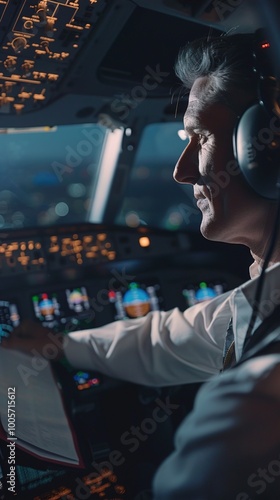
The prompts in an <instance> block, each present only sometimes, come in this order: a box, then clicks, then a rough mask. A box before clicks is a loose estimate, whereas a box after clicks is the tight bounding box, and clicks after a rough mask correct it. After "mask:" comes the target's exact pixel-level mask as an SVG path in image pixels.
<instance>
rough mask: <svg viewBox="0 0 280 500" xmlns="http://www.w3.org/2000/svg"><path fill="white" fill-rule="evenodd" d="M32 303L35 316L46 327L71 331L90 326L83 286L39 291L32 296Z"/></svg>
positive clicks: (87, 301)
mask: <svg viewBox="0 0 280 500" xmlns="http://www.w3.org/2000/svg"><path fill="white" fill-rule="evenodd" d="M32 303H33V310H34V313H35V316H36V318H37V319H38V320H39V321H40V322H41V323H42V324H43V325H44V326H47V327H48V328H56V327H57V328H60V329H62V330H63V331H67V330H68V331H73V330H75V329H79V328H83V327H88V326H90V325H89V321H90V319H91V310H90V302H89V298H88V293H87V290H86V288H85V287H84V286H81V287H73V288H67V289H64V290H59V291H55V292H52V291H51V292H50V291H48V292H40V293H37V294H36V295H33V296H32ZM92 316H93V315H92ZM84 320H86V325H85V326H82V325H81V322H82V321H84Z"/></svg>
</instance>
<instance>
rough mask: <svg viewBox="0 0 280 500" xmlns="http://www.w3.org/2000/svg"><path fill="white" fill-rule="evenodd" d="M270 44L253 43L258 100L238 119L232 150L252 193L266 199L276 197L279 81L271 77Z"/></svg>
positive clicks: (279, 172)
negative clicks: (254, 44)
mask: <svg viewBox="0 0 280 500" xmlns="http://www.w3.org/2000/svg"><path fill="white" fill-rule="evenodd" d="M269 52H270V44H269V42H267V41H265V40H262V41H257V42H256V50H255V52H254V58H255V61H256V66H255V71H256V72H257V74H258V78H259V99H258V102H257V103H255V104H253V105H251V106H250V107H248V108H247V109H246V110H245V111H244V113H243V114H242V116H241V117H240V118H239V120H238V123H237V125H236V127H235V130H234V134H233V150H234V156H235V159H236V160H237V163H238V165H239V168H240V170H241V172H242V173H243V175H244V177H245V179H246V181H247V182H248V184H249V185H250V186H251V187H252V188H253V189H254V191H255V192H256V193H258V194H259V195H260V196H262V197H264V198H268V199H270V200H279V196H280V106H279V104H278V102H277V98H279V95H280V92H279V89H280V87H279V82H278V81H277V80H276V78H275V77H274V76H273V72H272V69H271V64H268V61H269V58H270V54H269Z"/></svg>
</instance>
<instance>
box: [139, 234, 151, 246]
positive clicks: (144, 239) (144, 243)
mask: <svg viewBox="0 0 280 500" xmlns="http://www.w3.org/2000/svg"><path fill="white" fill-rule="evenodd" d="M150 244H151V242H150V238H148V236H141V238H139V245H140V247H142V248H147V247H149V246H150Z"/></svg>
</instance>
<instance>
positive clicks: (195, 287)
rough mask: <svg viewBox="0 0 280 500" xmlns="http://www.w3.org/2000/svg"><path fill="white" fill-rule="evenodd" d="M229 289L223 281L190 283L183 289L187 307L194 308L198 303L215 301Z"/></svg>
mask: <svg viewBox="0 0 280 500" xmlns="http://www.w3.org/2000/svg"><path fill="white" fill-rule="evenodd" d="M226 289H227V286H226V284H225V283H223V282H221V281H218V280H217V281H200V282H199V283H195V284H193V283H190V284H188V285H187V286H186V287H184V289H183V292H182V293H183V296H184V297H185V299H186V303H187V306H188V307H190V306H193V305H194V304H197V303H198V302H203V301H205V300H209V299H213V298H214V297H217V295H221V293H224V292H225V291H226Z"/></svg>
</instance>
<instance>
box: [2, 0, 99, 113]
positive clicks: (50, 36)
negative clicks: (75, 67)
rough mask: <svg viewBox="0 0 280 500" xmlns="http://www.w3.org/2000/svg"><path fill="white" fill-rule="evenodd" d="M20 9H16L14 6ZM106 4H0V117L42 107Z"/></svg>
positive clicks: (62, 0) (63, 0) (92, 0)
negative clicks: (2, 114) (0, 33)
mask: <svg viewBox="0 0 280 500" xmlns="http://www.w3.org/2000/svg"><path fill="white" fill-rule="evenodd" d="M19 3H20V5H19ZM107 4H108V2H107V1H106V0H83V1H80V0H73V1H71V0H58V1H55V0H52V1H47V0H41V1H40V0H39V1H31V2H30V1H26V0H24V1H23V2H13V1H12V0H6V1H5V0H4V1H3V0H2V1H1V2H0V23H1V27H2V31H3V33H5V35H4V36H3V37H1V36H0V40H1V44H0V45H1V50H0V64H1V68H2V70H1V72H0V88H1V93H0V94H1V97H0V113H9V114H14V115H16V114H24V113H28V112H30V111H37V110H39V109H40V108H42V107H44V106H45V105H46V104H47V103H48V102H49V101H50V99H51V98H53V94H54V93H55V92H56V90H57V89H58V88H59V85H60V83H61V81H62V79H63V77H64V76H65V73H66V71H67V70H69V68H70V65H71V64H72V63H73V61H74V59H75V58H76V57H77V55H78V53H79V52H80V49H81V47H82V46H83V45H84V44H85V43H86V42H87V39H88V38H89V36H90V35H91V34H92V32H94V30H95V26H96V24H97V22H98V20H99V17H100V15H101V14H102V12H103V11H104V9H105V8H106V6H107Z"/></svg>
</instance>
